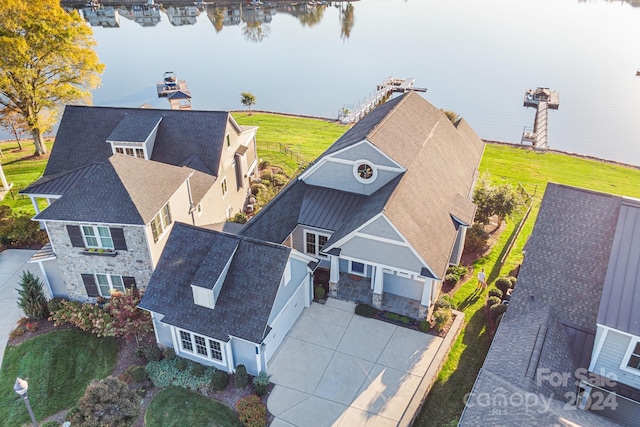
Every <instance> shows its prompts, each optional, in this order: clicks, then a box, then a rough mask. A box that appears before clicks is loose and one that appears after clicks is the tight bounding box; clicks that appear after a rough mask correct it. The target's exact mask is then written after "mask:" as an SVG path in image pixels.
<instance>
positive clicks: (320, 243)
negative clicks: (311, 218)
mask: <svg viewBox="0 0 640 427" xmlns="http://www.w3.org/2000/svg"><path fill="white" fill-rule="evenodd" d="M327 240H329V235H328V234H322V233H315V232H312V231H305V232H304V251H305V252H306V253H308V254H311V255H315V256H324V255H321V254H320V251H321V250H322V248H324V245H326V244H327Z"/></svg>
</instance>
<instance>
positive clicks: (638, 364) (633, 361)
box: [621, 340, 640, 375]
mask: <svg viewBox="0 0 640 427" xmlns="http://www.w3.org/2000/svg"><path fill="white" fill-rule="evenodd" d="M622 363H623V366H621V367H622V368H623V369H624V370H626V371H631V372H633V373H635V374H637V375H640V341H638V340H632V341H631V344H629V348H628V349H627V354H626V357H625V358H624V359H623V362H622Z"/></svg>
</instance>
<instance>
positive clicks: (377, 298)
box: [371, 265, 384, 308]
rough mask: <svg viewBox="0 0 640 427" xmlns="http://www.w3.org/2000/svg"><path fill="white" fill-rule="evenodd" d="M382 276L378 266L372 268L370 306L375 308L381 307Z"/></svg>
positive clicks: (380, 268)
mask: <svg viewBox="0 0 640 427" xmlns="http://www.w3.org/2000/svg"><path fill="white" fill-rule="evenodd" d="M383 275H384V273H383V272H382V267H380V266H378V265H376V266H373V297H372V300H371V304H372V305H373V306H374V307H376V308H380V307H382V288H383V283H382V278H383Z"/></svg>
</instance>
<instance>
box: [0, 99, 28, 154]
mask: <svg viewBox="0 0 640 427" xmlns="http://www.w3.org/2000/svg"><path fill="white" fill-rule="evenodd" d="M0 127H1V128H3V129H4V130H6V131H7V132H9V133H10V134H11V135H13V138H14V139H15V140H16V142H17V143H18V149H20V150H22V136H23V135H24V134H25V133H26V132H27V131H28V130H29V127H28V126H27V122H26V120H25V119H24V117H22V115H20V114H19V113H17V112H15V111H12V110H10V109H9V108H3V109H2V110H0Z"/></svg>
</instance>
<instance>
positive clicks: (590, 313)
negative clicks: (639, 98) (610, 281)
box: [460, 184, 621, 426]
mask: <svg viewBox="0 0 640 427" xmlns="http://www.w3.org/2000/svg"><path fill="white" fill-rule="evenodd" d="M620 205H621V198H620V197H616V196H612V195H608V194H603V193H596V192H592V191H588V190H582V189H578V188H572V187H566V186H562V185H557V184H548V186H547V189H546V192H545V195H544V198H543V200H542V204H541V206H540V211H539V213H538V217H537V220H536V223H535V226H534V228H533V232H532V234H531V237H530V238H529V241H528V243H527V247H526V255H525V259H524V262H523V264H522V266H521V268H520V272H519V275H518V282H517V285H516V287H515V290H514V293H513V295H512V297H511V301H510V304H509V308H508V310H507V312H506V313H505V315H504V317H503V319H502V321H501V323H500V327H499V328H498V331H497V332H496V335H495V337H494V338H493V342H492V344H491V348H490V350H489V353H488V355H487V357H486V359H485V362H484V365H483V366H482V369H481V371H480V373H479V375H478V378H477V380H476V384H475V385H474V388H473V393H472V395H471V397H470V402H471V403H472V405H467V407H466V408H465V411H464V413H463V416H462V418H461V420H460V425H461V426H476V425H508V426H510V425H523V426H524V425H526V426H539V425H569V424H567V421H568V422H574V423H576V424H578V425H589V426H612V425H616V424H614V423H611V422H610V421H608V420H606V419H604V418H602V417H600V416H598V415H595V414H594V413H592V412H588V411H580V410H571V407H569V409H567V406H565V405H564V404H565V403H567V400H565V393H568V392H575V383H574V381H575V378H573V377H572V376H573V375H574V373H575V372H576V369H577V368H579V367H587V366H588V363H589V360H590V356H591V350H592V348H593V339H594V333H595V328H596V315H597V313H598V304H599V300H600V296H601V294H602V288H603V283H604V279H605V272H606V270H607V264H608V259H609V254H610V252H611V247H612V243H613V238H614V230H615V227H616V223H617V221H618V214H619V212H620ZM585 353H587V355H586V357H585ZM538 370H541V372H547V373H561V374H564V373H567V374H568V375H569V379H568V380H567V381H566V382H563V383H561V384H559V385H558V384H554V383H553V382H551V381H546V380H544V379H542V377H540V379H541V380H539V378H538V377H537V376H536V372H538ZM542 370H546V371H542ZM525 393H533V394H536V395H539V396H543V397H545V399H547V400H548V399H549V398H550V397H553V399H552V402H551V406H550V409H549V410H545V409H544V407H543V405H542V402H541V401H540V400H539V399H538V401H537V403H538V404H537V405H536V406H532V407H531V408H529V409H527V408H526V407H525V406H524V405H520V406H517V405H509V406H507V407H505V408H496V406H495V405H479V404H478V399H479V398H481V397H482V396H485V397H486V396H489V397H490V398H492V399H495V398H496V396H497V395H499V394H505V395H506V397H507V399H508V398H510V397H511V396H514V395H516V394H519V395H520V396H524V394H525ZM474 403H475V404H474ZM497 409H503V410H497ZM538 409H539V410H538Z"/></svg>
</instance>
